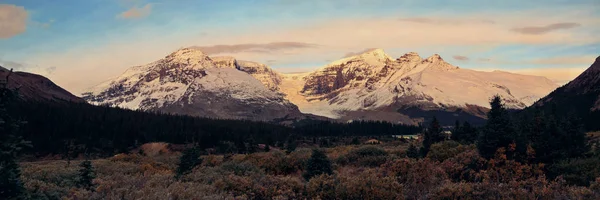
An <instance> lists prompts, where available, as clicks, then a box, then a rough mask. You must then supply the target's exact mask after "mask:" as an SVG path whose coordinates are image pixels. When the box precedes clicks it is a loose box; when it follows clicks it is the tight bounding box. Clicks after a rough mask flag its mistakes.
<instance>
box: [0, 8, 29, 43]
mask: <svg viewBox="0 0 600 200" xmlns="http://www.w3.org/2000/svg"><path fill="white" fill-rule="evenodd" d="M27 18H28V14H27V11H26V10H25V8H24V7H21V6H15V5H6V4H0V39H4V38H10V37H13V36H15V35H18V34H21V33H23V32H25V29H26V27H27Z"/></svg>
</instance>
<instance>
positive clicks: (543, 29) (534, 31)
mask: <svg viewBox="0 0 600 200" xmlns="http://www.w3.org/2000/svg"><path fill="white" fill-rule="evenodd" d="M578 26H581V24H578V23H572V22H568V23H554V24H549V25H546V26H526V27H520V28H513V29H511V30H512V31H514V32H517V33H521V34H529V35H540V34H544V33H548V32H551V31H555V30H561V29H571V28H575V27H578Z"/></svg>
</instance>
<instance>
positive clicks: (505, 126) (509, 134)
mask: <svg viewBox="0 0 600 200" xmlns="http://www.w3.org/2000/svg"><path fill="white" fill-rule="evenodd" d="M490 106H491V109H490V111H489V112H488V114H487V116H488V121H487V123H486V124H485V126H484V127H483V130H482V131H481V134H480V135H479V137H478V140H477V149H478V150H479V154H481V156H483V157H484V158H492V157H493V156H494V154H495V153H496V150H497V149H498V148H500V147H508V145H509V144H511V143H513V142H514V139H515V129H514V128H513V126H512V124H511V122H510V117H509V113H508V111H507V110H506V108H505V107H504V104H503V103H502V99H501V98H500V96H498V95H496V96H494V97H493V98H492V101H491V102H490Z"/></svg>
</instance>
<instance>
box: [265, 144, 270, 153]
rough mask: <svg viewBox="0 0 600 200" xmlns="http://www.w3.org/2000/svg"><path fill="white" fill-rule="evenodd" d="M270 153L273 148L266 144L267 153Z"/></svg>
mask: <svg viewBox="0 0 600 200" xmlns="http://www.w3.org/2000/svg"><path fill="white" fill-rule="evenodd" d="M269 151H271V147H270V146H269V144H265V152H269Z"/></svg>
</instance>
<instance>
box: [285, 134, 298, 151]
mask: <svg viewBox="0 0 600 200" xmlns="http://www.w3.org/2000/svg"><path fill="white" fill-rule="evenodd" d="M296 147H298V143H297V142H296V137H295V136H294V135H290V136H289V137H288V140H287V142H286V145H285V151H286V153H287V154H290V153H292V152H294V151H295V150H296Z"/></svg>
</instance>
